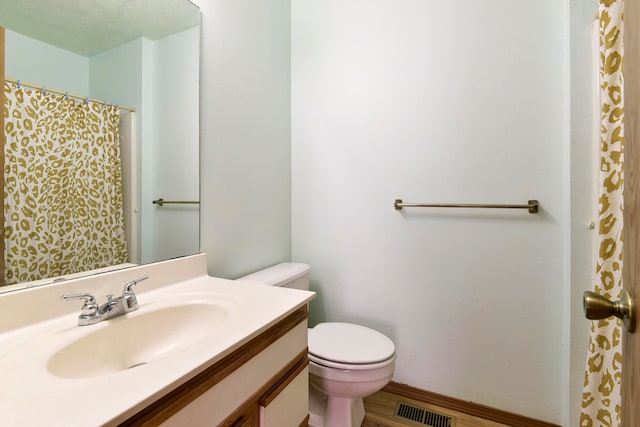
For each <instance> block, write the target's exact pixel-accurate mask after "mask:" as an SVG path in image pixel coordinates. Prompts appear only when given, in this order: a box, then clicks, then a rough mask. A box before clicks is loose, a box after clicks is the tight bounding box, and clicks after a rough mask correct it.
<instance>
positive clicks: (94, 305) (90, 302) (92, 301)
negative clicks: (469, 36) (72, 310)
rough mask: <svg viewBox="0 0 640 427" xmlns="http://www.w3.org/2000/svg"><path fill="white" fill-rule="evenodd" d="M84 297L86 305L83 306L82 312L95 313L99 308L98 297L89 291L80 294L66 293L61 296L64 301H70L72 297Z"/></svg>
mask: <svg viewBox="0 0 640 427" xmlns="http://www.w3.org/2000/svg"><path fill="white" fill-rule="evenodd" d="M80 298H82V299H84V305H83V306H82V314H93V313H95V312H96V311H97V310H98V302H97V301H96V297H94V296H93V295H92V294H88V293H80V294H64V295H61V296H60V299H61V300H62V301H68V300H71V299H80Z"/></svg>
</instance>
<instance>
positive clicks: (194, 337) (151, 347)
mask: <svg viewBox="0 0 640 427" xmlns="http://www.w3.org/2000/svg"><path fill="white" fill-rule="evenodd" d="M228 317H229V313H228V311H227V309H226V308H225V307H222V306H220V305H217V304H213V303H206V302H190V303H185V304H181V305H174V306H168V307H163V308H157V309H155V310H152V311H143V310H142V308H141V310H138V311H136V312H133V313H129V314H128V315H125V316H121V317H118V318H115V319H111V320H108V321H105V322H102V323H98V324H96V325H91V326H82V327H81V328H83V331H84V328H86V332H87V334H86V335H83V336H82V337H81V338H78V339H76V340H75V341H72V342H71V343H69V344H67V345H66V346H64V347H62V348H61V349H59V350H58V351H57V352H56V353H54V354H53V355H52V356H51V357H50V358H49V360H48V363H47V370H48V371H49V372H50V373H51V374H53V375H55V376H57V377H61V378H90V377H97V376H102V375H108V374H113V373H117V372H122V371H125V370H128V369H133V368H135V367H137V366H141V365H144V364H147V363H151V362H153V361H155V360H158V359H162V358H164V357H167V356H170V355H173V354H175V353H177V352H180V351H182V350H185V349H188V348H189V347H190V346H192V345H193V344H195V343H198V342H200V341H202V340H203V339H205V338H207V336H208V335H210V334H211V333H212V331H214V330H216V329H218V328H220V327H221V326H222V325H223V324H224V323H225V322H226V320H227V318H228Z"/></svg>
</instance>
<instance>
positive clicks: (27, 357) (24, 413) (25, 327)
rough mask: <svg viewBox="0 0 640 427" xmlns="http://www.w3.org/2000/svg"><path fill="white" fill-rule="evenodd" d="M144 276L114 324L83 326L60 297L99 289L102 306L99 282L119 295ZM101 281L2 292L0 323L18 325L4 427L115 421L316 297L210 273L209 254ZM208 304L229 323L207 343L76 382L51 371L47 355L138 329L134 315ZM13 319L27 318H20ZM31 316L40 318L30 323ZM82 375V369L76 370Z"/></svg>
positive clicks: (2, 346)
mask: <svg viewBox="0 0 640 427" xmlns="http://www.w3.org/2000/svg"><path fill="white" fill-rule="evenodd" d="M194 267H195V270H197V271H194ZM180 271H183V272H184V274H181V273H180ZM143 275H149V276H150V278H149V279H148V280H146V281H144V282H142V283H140V284H139V285H138V286H137V287H136V289H135V291H136V294H137V296H138V303H139V305H140V308H139V309H138V310H137V311H135V312H132V313H129V314H127V315H125V316H122V317H119V318H116V319H112V320H108V321H105V322H101V323H97V324H95V325H90V326H77V317H78V314H79V313H80V307H81V305H82V303H81V302H80V301H76V302H75V303H70V302H62V301H60V300H59V296H60V295H61V294H62V293H68V292H79V291H81V290H83V291H88V292H95V294H96V297H97V298H98V302H99V303H101V302H102V301H103V299H104V294H102V293H100V292H99V291H98V290H96V289H103V288H105V286H104V285H103V283H106V282H109V283H116V285H113V287H116V288H118V289H121V286H122V284H123V283H126V282H127V281H130V280H133V279H134V278H137V277H140V276H143ZM100 276H107V277H98V276H94V277H90V278H85V279H78V280H73V281H70V282H69V283H65V284H57V285H51V286H46V287H44V288H43V289H28V290H25V291H18V292H19V293H22V292H31V293H33V292H38V291H40V295H35V296H34V295H32V296H33V298H31V299H28V298H25V295H22V294H18V293H9V294H0V311H2V313H3V315H2V317H3V323H5V322H4V319H5V318H7V316H12V314H13V315H14V317H12V321H11V322H10V323H11V325H12V327H11V328H7V327H6V325H5V327H3V328H2V330H0V425H3V426H23V427H25V426H41V425H47V426H51V427H52V426H64V427H74V426H78V427H89V426H103V425H106V426H113V425H117V424H119V423H121V422H123V421H125V420H126V419H127V418H129V417H130V416H132V415H134V414H135V413H137V412H138V411H139V410H141V409H143V408H144V407H146V406H147V405H149V404H151V403H152V402H154V401H155V400H157V399H158V398H160V397H161V396H163V395H164V394H166V393H168V392H169V391H171V390H173V389H174V388H175V387H177V386H179V385H180V384H182V383H184V382H186V381H187V380H189V379H190V378H192V377H194V376H195V375H197V374H198V373H200V372H202V371H203V370H204V369H206V368H207V367H209V366H211V365H213V364H214V363H215V362H217V361H219V360H220V359H222V358H223V357H224V356H225V355H227V354H229V353H231V352H232V351H233V350H235V349H237V348H238V347H240V346H241V345H242V344H244V343H246V342H248V341H249V340H251V339H252V338H253V337H255V336H257V335H259V334H260V333H261V332H263V331H265V330H266V329H268V328H269V327H270V326H271V325H273V324H274V323H276V322H277V321H279V320H281V319H283V318H284V317H286V316H287V315H288V314H290V313H292V312H293V311H295V310H296V309H298V308H300V307H302V306H304V305H305V304H306V303H307V302H309V301H310V300H311V299H312V298H313V297H314V295H315V294H314V293H313V292H306V291H297V290H291V289H282V288H277V287H272V286H260V285H251V284H242V283H241V282H234V281H231V280H225V279H218V278H213V277H210V276H207V275H206V255H205V254H200V255H196V256H193V257H185V258H183V259H177V260H171V261H165V262H162V263H156V264H150V265H146V266H139V267H133V268H130V269H127V270H123V271H118V272H113V273H107V274H106V275H100ZM167 277H169V279H172V280H167ZM52 287H53V289H52ZM106 287H109V286H106ZM145 287H146V290H145ZM92 290H93V291H92ZM113 293H114V294H115V293H116V292H113ZM42 294H44V296H43V295H42ZM29 300H31V301H35V302H34V304H35V306H36V307H35V308H34V307H31V306H24V307H22V306H20V303H22V304H27V301H29ZM210 302H213V304H214V305H216V306H219V307H221V311H222V312H224V313H225V316H224V321H223V322H222V323H221V324H219V325H217V326H216V325H212V327H211V332H210V333H208V332H207V336H206V337H204V338H202V339H199V340H198V342H197V343H195V344H191V345H189V346H187V347H185V348H184V349H178V350H175V351H169V352H168V353H169V354H168V355H165V356H163V357H159V358H157V359H154V360H153V361H149V362H148V363H146V364H143V365H141V366H137V367H135V368H132V369H125V370H122V371H119V372H111V373H103V372H101V373H97V374H95V375H92V374H89V375H87V374H79V377H77V378H69V377H66V378H63V377H61V376H57V375H54V374H53V373H52V372H51V370H50V369H49V368H48V364H49V361H50V358H51V357H52V356H53V355H54V354H56V353H57V352H58V351H59V350H61V349H65V348H67V346H68V345H69V344H71V343H73V342H75V341H76V340H78V339H79V338H82V337H84V336H86V335H87V334H91V333H95V332H99V330H100V329H101V328H108V327H110V323H114V324H115V322H127V320H130V322H131V324H132V325H134V326H135V325H137V324H138V323H135V321H133V320H132V319H133V318H134V317H135V316H143V315H148V314H149V313H152V312H154V310H159V309H162V308H166V307H171V306H172V305H183V304H186V305H189V304H196V305H197V304H208V303H210ZM41 303H42V304H45V305H40V304H41ZM67 304H69V305H67ZM46 305H51V306H53V307H59V306H64V307H65V311H66V312H65V313H59V308H56V309H55V310H53V311H54V315H53V316H52V315H48V316H47V317H45V318H42V317H43V315H42V313H41V311H43V310H44V311H46ZM69 307H71V308H69ZM20 313H23V314H20ZM24 313H26V314H24ZM15 316H17V317H19V318H20V317H22V318H20V319H17V320H16V319H15ZM29 316H31V317H32V318H34V319H35V321H30V320H29V319H28V317H29ZM129 317H130V319H129ZM197 319H198V318H196V320H197ZM191 321H193V320H191ZM124 324H125V323H122V325H124ZM201 326H202V325H200V324H198V327H197V328H194V329H199V330H202V327H201ZM125 329H126V328H125ZM159 336H162V333H160V334H159ZM106 351H108V350H106ZM104 352H105V350H100V349H96V354H95V355H92V357H95V358H98V359H100V358H101V357H103V356H104V354H101V353H104ZM152 358H153V356H152ZM98 365H99V364H98ZM71 366H74V365H73V364H72V365H71ZM78 369H79V370H80V369H82V368H81V367H80V366H78ZM72 371H73V370H72ZM91 372H93V371H91ZM71 376H73V375H71Z"/></svg>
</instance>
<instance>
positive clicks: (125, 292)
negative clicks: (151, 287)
mask: <svg viewBox="0 0 640 427" xmlns="http://www.w3.org/2000/svg"><path fill="white" fill-rule="evenodd" d="M148 278H149V276H142V277H141V278H139V279H136V280H132V281H130V282H129V283H127V284H126V285H124V290H123V291H122V294H123V295H129V294H132V293H133V287H134V286H135V285H137V284H138V283H140V282H142V281H143V280H147V279H148Z"/></svg>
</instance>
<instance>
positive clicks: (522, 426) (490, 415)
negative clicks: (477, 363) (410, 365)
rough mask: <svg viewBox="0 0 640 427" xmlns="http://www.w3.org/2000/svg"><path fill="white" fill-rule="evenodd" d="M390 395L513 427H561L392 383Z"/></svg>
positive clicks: (386, 389) (388, 389)
mask: <svg viewBox="0 0 640 427" xmlns="http://www.w3.org/2000/svg"><path fill="white" fill-rule="evenodd" d="M382 390H383V391H386V392H388V393H393V394H395V395H398V396H402V397H406V398H409V399H413V400H417V401H420V402H424V403H428V404H431V405H435V406H439V407H441V408H446V409H450V410H453V411H458V412H462V413H465V414H468V415H472V416H474V417H478V418H483V419H485V420H489V421H495V422H497V423H502V424H506V425H509V426H512V427H561V426H559V425H557V424H552V423H548V422H546V421H540V420H536V419H533V418H529V417H525V416H523V415H518V414H514V413H512V412H507V411H502V410H500V409H495V408H491V407H489V406H485V405H480V404H478V403H473V402H467V401H465V400H460V399H455V398H453V397H447V396H444V395H442V394H437V393H433V392H430V391H426V390H422V389H419V388H416V387H411V386H409V385H406V384H400V383H397V382H394V381H391V382H390V383H389V384H387V385H386V386H385V387H384V388H383V389H382Z"/></svg>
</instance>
